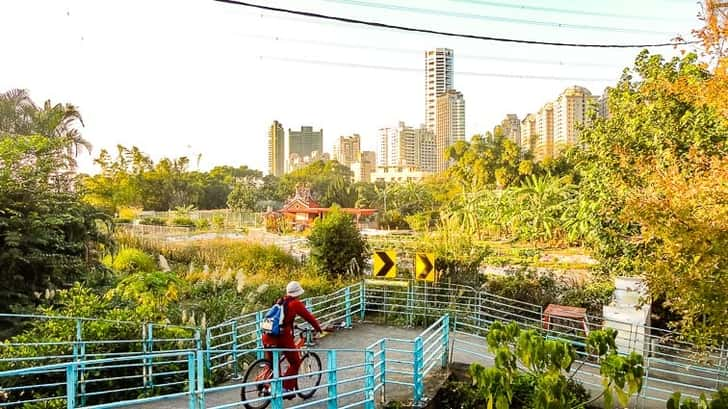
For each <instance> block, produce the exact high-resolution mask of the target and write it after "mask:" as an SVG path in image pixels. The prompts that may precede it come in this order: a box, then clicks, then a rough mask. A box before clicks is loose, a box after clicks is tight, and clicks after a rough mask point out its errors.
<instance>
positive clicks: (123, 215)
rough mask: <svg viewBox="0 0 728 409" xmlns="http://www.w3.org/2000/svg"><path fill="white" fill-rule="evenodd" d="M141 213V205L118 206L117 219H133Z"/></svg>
mask: <svg viewBox="0 0 728 409" xmlns="http://www.w3.org/2000/svg"><path fill="white" fill-rule="evenodd" d="M140 214H142V208H141V207H120V208H119V212H118V214H117V217H118V218H119V219H129V220H134V219H136V218H137V217H139V215H140Z"/></svg>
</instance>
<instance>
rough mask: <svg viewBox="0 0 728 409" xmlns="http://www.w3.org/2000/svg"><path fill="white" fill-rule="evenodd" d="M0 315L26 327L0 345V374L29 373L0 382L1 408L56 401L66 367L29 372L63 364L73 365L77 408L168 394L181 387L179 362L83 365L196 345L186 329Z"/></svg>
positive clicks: (193, 334)
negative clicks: (155, 393) (141, 394)
mask: <svg viewBox="0 0 728 409" xmlns="http://www.w3.org/2000/svg"><path fill="white" fill-rule="evenodd" d="M0 317H1V318H3V319H4V320H5V321H6V322H7V321H10V320H14V321H16V322H14V323H13V324H14V325H15V326H19V327H23V326H27V329H28V332H25V333H22V334H20V335H17V336H14V337H12V338H10V339H8V340H6V341H5V342H3V343H0V370H22V369H24V368H29V369H31V371H30V372H27V373H24V374H23V375H22V376H13V377H3V379H2V380H0V390H2V391H3V392H4V393H6V394H7V398H5V399H4V401H0V407H2V406H3V405H5V406H8V405H12V404H17V403H20V402H26V401H31V402H32V401H35V400H39V401H41V402H44V401H47V400H55V399H56V398H55V397H56V396H58V395H59V394H60V393H61V392H64V391H65V383H64V382H65V380H64V379H65V377H66V374H65V372H64V371H65V369H64V368H63V367H55V368H54V369H49V370H47V371H36V370H33V369H35V368H38V367H45V366H48V365H56V364H60V365H62V364H66V363H75V364H76V365H74V366H73V368H74V370H75V371H76V373H75V379H76V380H77V381H78V388H76V389H74V390H75V397H76V401H77V402H78V403H79V404H96V403H101V402H104V401H107V400H109V399H117V400H122V399H124V398H125V397H128V396H134V397H136V396H137V395H138V394H139V393H138V392H139V388H142V389H143V390H144V391H147V392H150V393H151V392H152V391H173V390H174V389H175V388H176V387H180V385H181V383H180V381H179V380H178V379H177V375H179V373H177V372H176V371H178V369H177V367H178V366H179V362H170V361H155V360H154V359H151V358H148V359H145V360H142V361H141V362H140V363H139V364H136V363H135V364H133V365H132V364H128V363H127V364H116V365H110V366H109V368H98V367H88V366H86V365H85V364H83V363H84V362H87V361H92V360H98V359H106V358H114V357H122V358H123V357H129V356H138V355H140V354H144V353H148V354H152V353H154V352H167V351H175V352H176V351H181V350H195V349H197V348H199V347H200V345H201V344H200V337H199V332H198V331H197V330H196V329H195V328H191V327H182V326H172V325H161V324H150V323H138V322H130V321H114V320H99V319H90V318H77V317H60V316H40V315H16V314H2V315H0ZM30 320H32V323H31V322H30ZM99 334H117V336H118V339H108V338H103V337H100V336H99ZM127 337H128V338H127ZM110 382H113V383H114V384H115V386H114V388H109V387H108V386H107V385H108V384H109V383H110ZM112 389H113V391H112Z"/></svg>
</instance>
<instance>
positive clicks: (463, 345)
mask: <svg viewBox="0 0 728 409" xmlns="http://www.w3.org/2000/svg"><path fill="white" fill-rule="evenodd" d="M422 330H423V329H422V328H402V327H393V326H387V325H380V324H373V323H363V324H355V327H354V328H352V329H344V330H340V331H337V332H336V333H334V334H331V335H328V336H326V337H324V338H322V339H320V340H319V345H318V346H316V347H315V348H316V349H351V350H357V351H352V352H345V351H338V352H337V368H339V371H338V372H337V376H338V380H339V382H341V381H342V380H345V379H350V380H352V381H350V382H347V383H344V384H340V385H339V387H338V390H337V395H338V396H339V398H338V401H337V407H342V406H346V405H348V404H351V403H353V402H357V401H360V400H362V399H363V392H361V391H360V390H361V389H363V388H364V379H363V375H364V369H363V368H347V367H349V366H356V365H358V364H361V363H362V362H363V361H364V356H363V349H365V348H366V347H368V346H370V345H371V344H372V343H374V342H376V341H378V340H380V339H382V338H389V339H405V340H412V339H414V338H416V337H417V336H418V335H420V334H421V332H422ZM453 339H454V340H455V349H454V352H452V355H451V360H452V362H454V363H461V364H467V365H469V364H470V363H472V362H479V363H481V364H483V365H486V366H490V365H492V364H493V361H492V358H491V357H490V356H489V354H488V353H487V351H486V346H485V342H484V341H483V340H482V339H479V338H477V337H473V336H469V335H464V334H452V333H451V342H452V340H453ZM387 349H388V355H387V359H388V361H389V360H394V361H397V360H402V361H411V359H412V352H411V351H412V344H409V343H398V342H396V341H390V342H389V343H388V345H387ZM392 349H397V350H400V351H401V352H391V350H392ZM466 350H470V351H473V352H476V353H478V354H481V356H477V355H475V354H473V353H470V352H467V351H466ZM319 356H320V357H321V361H322V362H321V363H322V368H324V369H325V368H326V367H327V357H326V353H325V352H324V351H322V352H320V353H319ZM387 365H388V366H387V371H388V374H389V373H390V371H392V372H395V373H394V374H390V375H388V378H387V379H388V380H395V381H400V382H410V383H411V382H412V376H411V375H403V374H399V375H398V374H396V372H397V371H402V372H411V371H412V366H411V364H407V363H395V362H388V364H387ZM578 366H579V364H578V363H575V365H574V368H576V367H578ZM461 367H462V365H461ZM676 372H677V371H676ZM676 372H675V373H674V375H673V376H675V377H677V378H681V377H682V376H685V375H683V374H678V373H676ZM432 375H433V376H428V377H429V378H430V379H429V381H428V380H426V382H425V395H426V396H433V395H434V392H436V389H437V387H439V385H440V381H441V380H443V378H444V377H443V376H441V375H442V374H441V373H440V374H437V373H435V372H433V374H432ZM358 378H360V379H358ZM576 379H578V380H579V381H581V382H582V383H583V384H584V385H585V386H586V387H587V389H589V390H590V392H591V393H592V396H597V395H598V394H599V393H600V392H601V388H600V386H599V385H600V383H601V377H600V375H599V369H598V368H596V367H589V366H586V365H585V366H584V367H582V368H580V370H579V373H578V374H577V376H576ZM671 380H673V381H675V380H681V379H671ZM241 382H242V381H241V380H233V381H230V382H229V383H228V384H227V385H236V384H239V383H241ZM321 383H322V384H326V375H324V377H323V378H322V380H321ZM590 384H591V385H594V386H589V385H590ZM646 386H647V387H649V388H650V395H651V396H653V399H652V400H648V399H643V398H641V399H633V400H632V402H631V403H630V405H629V407H630V408H640V409H653V408H654V409H662V408H664V407H665V403H664V400H667V398H668V397H669V395H670V394H671V392H672V391H673V390H674V385H670V384H668V383H666V382H665V381H663V380H661V379H656V378H652V377H651V378H650V379H649V381H648V382H647V385H646ZM706 386H707V387H709V385H706ZM682 389H683V390H682V392H683V393H689V394H694V395H699V393H700V391H697V390H695V389H694V388H691V387H687V386H686V387H684V388H682ZM381 392H384V394H385V398H386V400H387V401H392V400H400V401H409V400H411V399H412V388H411V387H409V386H403V385H396V384H391V383H390V384H387V386H386V390H384V391H381ZM381 392H380V393H378V394H377V397H376V398H377V400H378V401H379V400H380V399H381V398H382V396H381ZM326 394H327V391H326V387H325V386H324V387H322V388H321V389H319V390H318V391H317V392H316V394H315V395H314V396H313V398H311V399H310V400H309V401H308V402H309V403H313V402H314V401H316V400H318V399H325V398H326ZM655 398H660V399H662V401H661V400H658V399H655ZM205 399H206V406H207V407H208V408H213V407H226V408H227V407H230V408H232V407H235V408H242V405H240V404H239V402H240V388H238V387H234V388H232V389H229V390H225V391H219V392H210V393H208V394H207V395H206V397H205ZM187 401H188V400H187V398H186V397H185V398H180V399H172V400H167V401H161V402H156V403H150V404H145V405H135V406H130V407H132V408H136V409H172V408H175V409H176V408H186V407H187ZM301 403H302V401H301V399H300V398H298V397H297V398H295V399H294V400H290V401H285V407H292V406H295V405H299V404H301ZM309 407H311V408H326V407H327V403H326V402H325V401H322V402H319V403H315V404H312V405H311V406H309ZM355 407H358V406H355Z"/></svg>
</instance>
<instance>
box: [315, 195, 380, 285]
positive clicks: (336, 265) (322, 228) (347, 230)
mask: <svg viewBox="0 0 728 409" xmlns="http://www.w3.org/2000/svg"><path fill="white" fill-rule="evenodd" d="M308 242H309V244H310V246H311V261H312V263H313V265H314V266H315V267H316V269H317V270H318V271H320V272H322V273H325V274H328V275H329V276H333V277H338V276H343V275H346V274H347V272H348V271H349V266H350V265H351V261H352V260H356V262H357V263H358V264H359V266H363V265H364V257H365V255H366V253H367V246H366V242H365V241H364V239H363V238H362V237H361V234H359V229H358V228H357V227H356V225H355V224H354V220H353V218H352V217H351V215H348V214H346V213H343V212H341V210H340V209H339V208H338V207H333V208H332V209H331V211H330V212H329V213H328V214H327V215H326V216H324V217H323V218H321V219H317V220H316V222H314V225H313V228H312V229H311V235H310V236H309V237H308Z"/></svg>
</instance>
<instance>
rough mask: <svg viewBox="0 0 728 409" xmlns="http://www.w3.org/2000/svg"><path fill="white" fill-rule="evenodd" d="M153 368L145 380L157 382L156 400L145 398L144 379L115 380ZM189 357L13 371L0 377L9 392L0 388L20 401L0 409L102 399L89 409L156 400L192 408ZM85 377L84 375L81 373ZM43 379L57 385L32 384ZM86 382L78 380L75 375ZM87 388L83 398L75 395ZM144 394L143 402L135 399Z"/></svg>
mask: <svg viewBox="0 0 728 409" xmlns="http://www.w3.org/2000/svg"><path fill="white" fill-rule="evenodd" d="M149 365H151V368H154V370H155V373H153V374H149V376H150V378H154V379H156V380H157V384H156V386H155V387H154V392H155V393H156V394H152V393H150V391H149V389H148V385H147V384H146V381H145V376H142V375H139V376H133V375H124V376H119V372H118V370H119V369H124V370H125V371H126V370H132V371H135V372H137V373H139V374H141V373H143V372H144V368H149V367H150V366H149ZM195 370H196V365H195V351H194V350H189V351H175V352H156V353H149V354H144V355H133V356H116V357H113V358H105V359H91V360H84V361H69V362H63V363H57V364H50V365H41V366H35V367H28V368H21V369H13V370H7V371H2V372H0V380H3V381H4V380H7V379H13V380H14V382H13V383H14V384H16V385H17V384H20V386H15V387H11V388H4V391H5V392H6V393H9V394H20V396H21V399H13V400H10V401H6V402H2V403H0V407H19V406H20V405H23V406H26V405H30V406H33V405H41V407H62V406H65V407H67V408H81V407H86V406H90V404H89V403H88V402H87V401H85V399H88V400H89V401H90V400H91V398H93V397H96V398H102V402H103V403H97V404H94V405H93V407H94V408H95V409H105V408H115V407H122V406H129V405H137V404H142V403H151V402H157V401H161V400H167V399H174V398H179V397H182V396H187V397H188V402H189V407H190V408H191V409H193V408H194V407H195V406H194V399H195V398H194V391H195V381H196V380H197V376H196V372H195ZM84 371H85V372H84ZM48 373H53V374H59V379H58V380H56V381H54V382H53V383H50V384H38V383H37V382H36V381H35V379H36V378H37V377H38V376H39V375H44V374H48ZM83 373H86V374H88V375H89V376H87V377H85V378H80V377H79V374H83ZM84 385H85V386H87V387H88V388H87V389H88V391H87V392H86V394H85V395H81V394H80V392H79V391H80V389H81V387H82V386H84ZM144 393H148V394H149V396H148V397H140V396H141V395H143V394H144Z"/></svg>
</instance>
